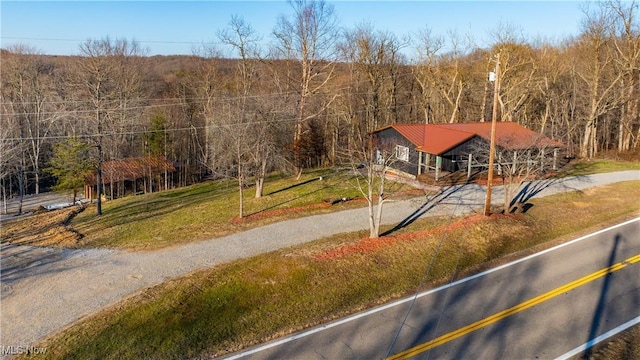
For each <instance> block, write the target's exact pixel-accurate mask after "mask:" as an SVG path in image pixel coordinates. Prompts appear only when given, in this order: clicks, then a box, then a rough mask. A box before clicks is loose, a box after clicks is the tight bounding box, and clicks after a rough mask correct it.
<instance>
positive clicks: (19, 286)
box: [0, 171, 640, 347]
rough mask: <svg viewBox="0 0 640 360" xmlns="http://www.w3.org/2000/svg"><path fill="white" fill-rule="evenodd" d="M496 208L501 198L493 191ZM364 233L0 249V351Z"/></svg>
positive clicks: (388, 220)
mask: <svg viewBox="0 0 640 360" xmlns="http://www.w3.org/2000/svg"><path fill="white" fill-rule="evenodd" d="M629 180H640V171H624V172H617V173H608V174H598V175H590V176H584V177H580V178H567V179H561V180H546V181H540V182H535V183H532V184H530V186H529V187H528V188H527V190H528V194H532V195H535V196H536V197H541V196H547V195H551V194H555V193H558V192H563V191H571V190H582V189H586V188H590V187H595V186H601V185H605V184H610V183H615V182H620V181H629ZM485 191H486V189H485V188H484V187H482V186H478V185H464V186H455V187H449V188H446V189H443V190H442V192H441V193H439V194H436V195H433V196H430V197H428V198H424V197H422V198H418V199H413V200H405V201H398V202H390V203H388V204H386V205H385V207H384V214H383V215H384V216H383V222H384V223H385V224H400V223H403V222H408V221H411V220H413V219H417V218H419V217H422V216H433V215H448V214H456V215H458V214H464V213H469V212H473V211H477V210H478V209H481V208H482V207H483V205H484V196H485ZM493 199H494V201H495V203H496V204H499V203H500V202H501V200H502V195H501V189H500V187H496V188H494V192H493ZM367 228H368V222H367V209H366V208H365V209H354V210H346V211H342V212H339V213H332V214H323V215H315V216H310V217H305V218H300V219H295V220H288V221H283V222H280V223H275V224H271V225H268V226H264V227H261V228H257V229H253V230H249V231H246V232H242V233H237V234H233V235H229V236H225V237H222V238H216V239H211V240H208V241H203V242H198V243H192V244H186V245H183V246H180V247H174V248H168V249H162V250H157V251H153V252H137V253H136V252H126V251H116V250H105V249H93V250H61V249H50V248H36V247H29V246H15V245H9V244H2V245H1V246H0V282H1V285H2V292H1V294H0V296H1V306H0V318H1V319H0V339H1V340H0V341H1V343H0V345H1V346H3V347H8V346H13V347H18V346H22V347H27V346H33V345H35V343H36V342H37V341H38V340H40V339H42V338H43V337H45V336H47V335H49V334H51V333H53V332H56V331H58V330H60V329H62V328H64V327H66V326H68V325H70V324H72V323H73V322H75V321H77V320H78V319H80V318H82V317H83V316H87V315H90V314H92V313H95V312H96V311H98V310H100V309H101V308H104V307H106V306H109V305H112V304H114V303H116V302H117V301H119V300H121V299H123V298H124V297H126V296H128V295H130V294H133V293H135V292H137V291H139V290H141V289H144V288H146V287H150V286H154V285H157V284H160V283H162V282H163V281H165V279H167V278H173V277H178V276H182V275H185V274H187V273H190V272H192V271H195V270H198V269H201V268H205V267H209V266H213V265H216V264H221V263H225V262H229V261H232V260H235V259H239V258H245V257H249V256H252V255H256V254H259V253H264V252H269V251H273V250H277V249H281V248H286V247H290V246H292V245H297V244H301V243H305V242H309V241H313V240H316V239H319V238H323V237H326V236H330V235H333V234H336V233H343V232H350V231H356V230H362V229H367Z"/></svg>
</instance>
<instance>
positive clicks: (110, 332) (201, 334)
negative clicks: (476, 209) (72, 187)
mask: <svg viewBox="0 0 640 360" xmlns="http://www.w3.org/2000/svg"><path fill="white" fill-rule="evenodd" d="M271 191H273V190H271ZM324 196H326V195H324ZM639 198H640V182H638V181H635V182H626V183H618V184H614V185H609V186H605V187H600V188H595V189H589V190H586V191H583V192H573V193H566V194H560V195H554V196H549V197H545V198H540V199H534V200H533V201H532V204H533V206H532V207H531V208H530V209H529V211H528V212H527V213H526V214H523V215H509V216H499V215H496V216H492V217H483V216H468V217H464V218H459V219H453V220H452V219H449V218H443V217H438V218H427V219H423V220H419V221H416V222H414V223H413V224H412V225H411V226H409V227H406V228H404V229H402V230H400V231H398V232H394V233H393V235H392V236H389V237H383V238H381V239H379V240H377V241H369V240H366V239H364V237H365V236H367V233H366V232H358V233H349V234H341V235H337V236H333V237H331V238H326V239H322V240H319V241H316V242H313V243H309V244H306V245H302V246H298V247H295V248H290V249H284V250H280V251H276V252H273V253H270V254H264V255H260V256H256V257H253V258H250V259H245V260H239V261H235V262H232V263H229V264H225V265H221V266H216V267H214V268H211V269H207V270H204V271H200V272H196V273H193V274H190V275H188V276H185V277H182V278H179V279H174V280H170V281H167V282H165V283H164V284H162V285H159V286H156V287H153V288H149V289H146V290H144V291H143V292H141V293H139V294H137V295H135V296H132V297H130V298H128V299H126V300H124V301H122V302H120V303H119V304H117V305H115V306H113V307H111V308H108V309H106V310H104V311H102V312H100V313H98V314H95V315H93V316H90V317H88V318H86V319H84V320H82V321H80V322H78V323H77V324H75V325H73V326H71V327H70V328H68V329H66V330H65V331H63V332H61V333H58V334H55V335H54V336H52V337H51V338H49V339H47V340H45V341H44V342H43V343H41V344H38V345H37V346H43V347H46V348H47V349H48V351H47V354H46V358H54V359H68V358H81V359H121V358H163V359H165V358H166V359H171V358H176V359H178V358H189V357H196V356H201V355H205V354H206V355H221V354H225V353H228V352H231V351H235V350H239V349H241V348H243V347H246V346H250V345H254V344H257V343H260V342H263V341H266V340H270V339H274V338H276V337H279V336H282V335H285V334H288V333H291V332H294V331H297V330H300V329H303V328H306V327H309V326H314V325H317V324H320V323H323V322H326V321H328V320H332V319H335V318H337V317H341V316H344V315H347V314H351V313H353V312H356V311H359V310H362V309H365V308H368V307H371V306H374V305H378V304H381V303H384V302H387V301H389V300H391V299H395V298H398V297H401V296H405V295H408V294H412V293H414V292H415V291H417V290H424V289H425V288H426V287H433V286H435V285H438V284H440V283H443V282H444V281H445V279H449V278H450V277H451V274H454V273H456V274H458V277H463V276H467V275H469V274H471V273H475V272H479V271H481V270H483V269H485V268H487V267H490V266H495V265H496V264H499V263H502V262H506V261H509V260H513V259H514V258H515V257H519V256H523V255H526V254H529V253H532V252H534V251H539V250H541V249H543V248H547V247H550V246H552V245H555V244H557V243H559V242H562V241H566V240H568V239H571V238H574V237H576V236H579V235H581V234H584V233H586V232H588V231H589V229H590V228H593V227H598V226H601V225H602V224H608V223H612V222H616V221H620V220H622V219H627V218H630V217H633V216H638V215H640V203H639V202H638V201H637V199H639ZM137 206H140V205H137ZM160 208H161V207H159V208H158V209H156V210H154V211H155V212H162V210H160ZM559 214H561V215H559ZM83 215H84V214H83ZM141 216H142V215H141ZM157 216H158V217H160V216H162V215H157ZM79 220H80V219H79ZM84 221H87V220H84ZM99 221H106V220H103V219H100V220H99ZM112 221H114V220H112ZM440 240H443V244H442V247H441V249H440V251H439V254H438V256H437V257H436V258H435V262H434V265H433V268H432V270H431V272H430V274H429V277H428V279H426V284H427V285H426V286H425V287H423V288H419V286H420V285H419V284H421V283H422V282H423V280H425V279H423V276H424V272H425V269H426V266H427V264H428V263H429V261H430V258H431V256H432V255H433V254H434V252H435V249H436V247H437V244H438V242H439V241H440ZM635 356H636V357H637V356H638V353H637V352H636V353H635ZM612 358H616V357H615V355H614V356H613V357H612Z"/></svg>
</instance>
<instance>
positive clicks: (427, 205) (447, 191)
mask: <svg viewBox="0 0 640 360" xmlns="http://www.w3.org/2000/svg"><path fill="white" fill-rule="evenodd" d="M464 187H465V185H453V186H449V187H446V188H444V189H441V190H440V192H439V193H437V194H436V195H434V196H432V197H428V198H427V201H425V202H424V203H423V204H422V205H420V207H419V208H417V209H416V210H415V211H414V212H413V213H411V214H410V215H409V216H407V217H406V218H404V219H403V220H402V221H400V222H399V223H398V224H397V225H396V226H394V227H393V228H391V229H389V230H387V231H385V232H384V233H382V234H380V236H388V235H391V234H392V233H394V232H396V231H398V230H400V229H403V228H405V227H407V226H409V225H411V224H413V222H415V221H416V220H418V219H419V218H420V217H421V216H422V215H424V214H426V213H427V212H428V211H429V210H431V209H433V208H434V207H435V206H436V205H438V204H441V203H442V202H443V201H444V200H446V199H447V198H449V197H451V196H452V195H454V194H455V193H457V192H459V191H460V190H462V189H463V188H464Z"/></svg>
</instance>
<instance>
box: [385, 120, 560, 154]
mask: <svg viewBox="0 0 640 360" xmlns="http://www.w3.org/2000/svg"><path fill="white" fill-rule="evenodd" d="M388 128H393V129H395V130H396V131H398V132H399V133H400V134H401V135H402V136H404V137H405V138H407V140H409V141H410V142H411V143H413V144H414V145H416V149H417V150H419V151H424V152H427V153H429V154H434V155H440V154H443V153H445V152H447V151H448V150H451V149H452V148H454V147H456V146H458V145H460V144H462V143H463V142H465V141H467V140H469V139H471V138H472V137H474V136H480V137H482V138H483V139H485V140H487V141H491V122H479V123H459V124H397V125H389V126H386V127H384V128H381V129H379V130H376V131H375V132H379V131H382V130H384V129H388ZM496 145H497V146H499V147H502V148H503V149H507V150H522V149H530V148H535V147H563V146H564V145H563V144H562V143H560V142H558V141H555V140H553V139H550V138H548V137H546V136H544V135H540V134H538V133H536V132H535V131H532V130H529V129H527V128H525V127H523V126H522V125H519V124H517V123H514V122H498V123H496Z"/></svg>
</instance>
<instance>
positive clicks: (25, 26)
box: [0, 0, 584, 57]
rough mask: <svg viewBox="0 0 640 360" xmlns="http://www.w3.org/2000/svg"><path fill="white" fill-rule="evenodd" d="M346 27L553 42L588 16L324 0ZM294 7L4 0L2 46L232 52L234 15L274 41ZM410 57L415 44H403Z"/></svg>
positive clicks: (575, 9) (553, 9) (530, 6)
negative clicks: (516, 35)
mask: <svg viewBox="0 0 640 360" xmlns="http://www.w3.org/2000/svg"><path fill="white" fill-rule="evenodd" d="M326 1H327V3H329V4H331V5H333V6H334V8H335V13H336V15H337V17H338V19H339V24H340V26H341V27H343V28H344V29H353V28H355V27H356V26H358V25H360V24H363V23H368V24H370V25H371V26H372V27H373V28H374V29H375V30H380V31H389V32H392V33H394V34H395V35H396V36H398V37H402V36H404V35H411V34H414V33H416V32H417V31H420V30H422V29H425V28H430V29H431V32H432V34H437V35H442V36H445V37H446V36H447V34H448V32H449V31H452V30H454V31H457V32H458V33H459V34H461V35H467V34H471V35H472V37H473V39H474V42H475V43H476V44H477V45H479V46H481V47H487V46H489V45H490V44H491V38H490V36H489V34H490V32H491V31H493V30H495V29H497V28H498V27H499V26H500V25H501V24H502V25H507V26H510V27H513V28H515V29H517V30H518V31H521V32H522V35H523V36H524V37H525V38H527V39H534V38H544V39H547V40H551V41H556V40H562V39H566V38H568V37H570V36H574V35H577V34H578V33H579V30H580V23H581V19H582V18H583V17H584V16H583V11H582V9H581V5H582V3H581V2H579V1H478V0H476V1H434V0H422V1H388V0H387V1H384V0H376V1H371V0H368V1H367V0H355V1H354V0H349V1H348V0H337V1H336V0H326ZM291 14H292V10H291V7H290V5H289V4H288V3H287V2H286V1H284V0H262V1H242V0H240V1H212V0H209V1H204V0H203V1H162V0H156V1H29V0H22V1H11V0H2V1H0V20H1V25H0V47H2V48H8V47H10V46H12V45H15V44H17V43H22V44H27V45H30V46H32V47H35V48H36V49H37V50H38V51H39V52H41V53H44V54H50V55H77V54H79V45H80V43H82V42H84V41H86V40H87V39H102V38H105V37H107V36H109V37H110V38H111V39H115V38H126V39H127V40H136V41H138V42H139V43H140V44H141V45H142V46H143V47H145V48H146V49H148V54H149V55H175V54H193V49H194V47H196V46H198V44H202V43H211V44H214V45H216V46H219V47H220V48H221V50H222V51H223V52H224V51H226V50H225V49H224V47H223V46H222V45H221V44H220V40H219V39H218V37H217V34H218V32H219V31H220V30H222V29H224V28H226V27H227V26H228V24H229V21H230V19H231V16H232V15H239V16H241V17H242V18H243V19H244V21H245V22H246V23H248V24H250V25H251V26H252V27H253V28H254V29H255V30H256V31H257V32H258V33H259V34H260V35H261V36H262V37H263V42H264V43H265V44H267V43H269V42H270V41H273V39H272V37H271V32H272V31H273V29H274V27H275V25H276V22H277V19H278V17H279V16H280V15H284V16H288V15H291ZM405 53H406V54H407V56H409V57H411V52H410V51H409V49H406V50H405Z"/></svg>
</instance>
